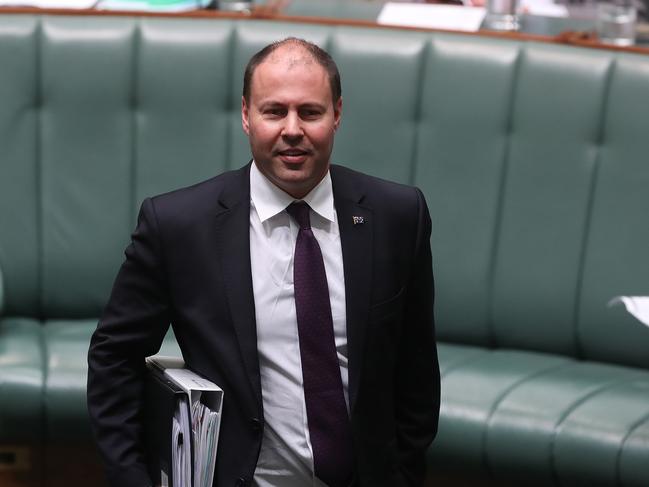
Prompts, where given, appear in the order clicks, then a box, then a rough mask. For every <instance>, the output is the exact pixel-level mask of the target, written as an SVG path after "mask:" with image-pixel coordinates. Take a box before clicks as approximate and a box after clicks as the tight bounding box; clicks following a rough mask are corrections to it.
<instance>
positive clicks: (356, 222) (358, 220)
mask: <svg viewBox="0 0 649 487" xmlns="http://www.w3.org/2000/svg"><path fill="white" fill-rule="evenodd" d="M352 221H353V222H354V225H360V224H361V223H365V219H364V218H363V217H362V216H353V217H352Z"/></svg>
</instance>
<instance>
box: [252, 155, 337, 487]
mask: <svg viewBox="0 0 649 487" xmlns="http://www.w3.org/2000/svg"><path fill="white" fill-rule="evenodd" d="M250 200H251V201H250V262H251V266H252V284H253V290H254V298H255V316H256V319H257V350H258V352H259V367H260V372H261V389H262V396H263V405H264V435H263V439H262V443H261V453H260V455H259V460H258V462H257V468H256V470H255V475H254V480H253V485H255V486H258V487H304V486H314V487H326V486H325V485H324V484H323V483H322V482H320V480H319V479H317V478H315V477H314V475H313V451H312V448H311V442H310V440H309V426H308V423H307V414H306V405H305V401H304V390H303V383H302V364H301V359H300V343H299V339H298V329H297V317H296V312H295V297H294V292H293V253H294V251H295V241H296V239H297V234H298V230H299V228H298V226H297V224H296V223H295V222H294V221H293V219H292V218H291V217H290V216H289V215H288V213H287V212H286V211H285V210H286V207H287V206H288V205H290V204H291V203H292V202H293V201H295V198H293V197H292V196H290V195H289V194H287V193H285V192H284V191H282V190H281V189H279V188H278V187H277V186H275V185H274V184H273V183H271V182H270V181H269V180H268V179H267V178H266V177H265V176H264V175H263V174H262V173H261V172H260V171H259V169H257V166H256V164H255V163H253V164H252V165H251V168H250ZM303 201H305V202H307V203H308V204H309V206H310V207H311V211H310V217H311V228H312V229H313V234H314V235H315V237H316V239H317V241H318V244H319V245H320V250H321V251H322V257H323V259H324V266H325V271H326V274H327V284H328V287H329V297H330V301H331V314H332V317H333V326H334V335H335V340H336V350H337V353H338V362H339V364H340V374H341V377H342V382H343V389H344V393H345V401H346V402H347V404H348V405H349V399H348V372H347V327H346V313H345V281H344V272H343V259H342V249H341V245H340V233H339V231H338V220H337V216H336V210H335V208H334V198H333V190H332V185H331V176H330V175H329V173H327V175H326V176H325V178H324V179H323V180H322V181H321V182H320V183H319V184H318V185H317V186H316V187H315V188H313V190H311V192H310V193H309V194H307V195H306V196H305V197H304V198H303ZM348 407H349V406H348Z"/></svg>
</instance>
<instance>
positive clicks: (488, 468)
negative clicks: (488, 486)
mask: <svg viewBox="0 0 649 487" xmlns="http://www.w3.org/2000/svg"><path fill="white" fill-rule="evenodd" d="M573 363H574V360H573V359H571V358H565V362H562V363H560V364H557V365H553V366H551V367H547V368H544V369H542V370H539V371H536V372H533V373H531V374H529V375H526V376H524V377H521V378H520V379H518V380H517V381H515V382H514V383H513V384H511V385H509V387H507V388H505V390H503V391H502V392H501V394H500V396H498V398H497V399H496V401H495V402H494V403H493V405H492V406H491V408H490V410H489V413H488V415H487V419H486V421H485V428H484V431H483V432H482V439H481V448H482V452H481V458H482V463H483V465H484V467H485V470H486V471H487V475H488V476H489V478H490V479H492V480H493V479H494V478H495V477H494V472H493V470H492V468H491V465H490V463H489V455H488V453H487V436H488V434H489V425H490V424H491V422H492V418H493V415H494V414H495V412H496V410H497V409H498V406H499V405H500V404H501V403H502V401H503V400H504V399H505V398H506V397H507V396H508V395H509V394H510V393H511V392H512V391H513V390H514V389H516V388H517V387H518V386H519V385H521V384H523V383H524V382H527V381H529V380H530V379H534V378H536V377H540V376H542V375H544V374H546V373H549V372H552V371H555V370H558V369H561V368H563V367H567V366H569V365H572V364H573Z"/></svg>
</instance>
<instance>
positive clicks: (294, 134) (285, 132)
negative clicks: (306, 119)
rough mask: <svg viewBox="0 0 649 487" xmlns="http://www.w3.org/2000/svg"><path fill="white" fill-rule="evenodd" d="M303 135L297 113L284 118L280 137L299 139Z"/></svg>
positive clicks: (290, 113) (291, 113)
mask: <svg viewBox="0 0 649 487" xmlns="http://www.w3.org/2000/svg"><path fill="white" fill-rule="evenodd" d="M303 135H304V132H303V131H302V123H301V120H300V117H299V116H298V114H297V113H294V112H289V113H288V115H287V116H286V119H285V123H284V128H283V129H282V137H284V138H286V139H299V138H301V137H302V136H303Z"/></svg>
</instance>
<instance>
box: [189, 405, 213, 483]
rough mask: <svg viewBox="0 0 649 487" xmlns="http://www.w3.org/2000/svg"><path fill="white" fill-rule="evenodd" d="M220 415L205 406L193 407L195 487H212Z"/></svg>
mask: <svg viewBox="0 0 649 487" xmlns="http://www.w3.org/2000/svg"><path fill="white" fill-rule="evenodd" d="M218 418H219V415H218V413H215V412H214V411H212V410H210V409H209V408H208V407H206V406H205V405H204V404H202V403H200V402H196V403H194V404H193V405H192V430H193V433H194V454H195V455H196V458H195V459H196V461H195V462H194V487H211V486H212V481H213V480H214V467H215V465H216V443H217V433H218Z"/></svg>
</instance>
